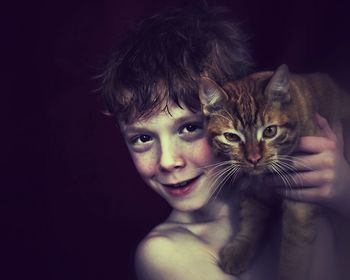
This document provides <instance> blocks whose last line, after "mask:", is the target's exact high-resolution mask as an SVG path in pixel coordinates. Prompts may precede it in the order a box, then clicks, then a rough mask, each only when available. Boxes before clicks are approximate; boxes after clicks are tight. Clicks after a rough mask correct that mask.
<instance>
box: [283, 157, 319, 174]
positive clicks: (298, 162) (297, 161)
mask: <svg viewBox="0 0 350 280" xmlns="http://www.w3.org/2000/svg"><path fill="white" fill-rule="evenodd" d="M278 158H279V159H283V160H285V161H289V162H291V163H292V164H295V167H301V168H304V169H305V170H309V171H315V169H314V168H312V167H310V166H307V165H305V164H304V163H303V162H302V161H301V159H299V158H298V157H295V156H288V155H279V156H278Z"/></svg>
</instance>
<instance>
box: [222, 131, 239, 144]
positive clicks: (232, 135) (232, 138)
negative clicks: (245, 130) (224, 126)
mask: <svg viewBox="0 0 350 280" xmlns="http://www.w3.org/2000/svg"><path fill="white" fill-rule="evenodd" d="M224 136H225V138H226V139H227V140H228V141H230V142H241V138H240V137H239V136H238V135H237V134H235V133H232V132H225V133H224Z"/></svg>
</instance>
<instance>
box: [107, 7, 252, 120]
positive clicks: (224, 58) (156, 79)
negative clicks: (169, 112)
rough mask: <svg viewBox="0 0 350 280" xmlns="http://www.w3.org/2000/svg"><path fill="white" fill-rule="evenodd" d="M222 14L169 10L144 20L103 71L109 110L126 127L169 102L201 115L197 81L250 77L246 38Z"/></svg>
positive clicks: (250, 62) (157, 110)
mask: <svg viewBox="0 0 350 280" xmlns="http://www.w3.org/2000/svg"><path fill="white" fill-rule="evenodd" d="M223 16H224V13H223V12H222V10H219V9H213V10H204V9H195V10H193V9H191V10H180V9H171V10H167V11H165V12H163V13H161V14H157V15H154V16H152V17H150V18H147V19H145V20H144V21H142V22H141V23H140V24H139V25H138V26H137V28H136V29H135V30H133V31H132V32H130V33H129V34H128V37H127V38H126V39H125V40H124V41H123V42H122V43H121V44H120V46H119V48H118V49H117V50H116V51H115V52H114V53H113V54H112V56H111V57H110V59H109V61H108V64H107V67H106V69H105V71H104V73H103V85H102V97H103V99H104V101H105V104H106V108H107V112H108V113H110V114H111V115H113V116H114V117H115V118H116V119H118V120H119V121H122V122H125V123H130V122H133V121H135V120H137V119H142V118H147V117H149V116H151V115H152V114H154V113H156V112H159V111H161V110H164V109H166V104H167V103H168V101H171V102H175V104H177V105H179V106H181V105H185V106H186V107H187V108H188V109H190V110H192V111H199V110H200V102H199V98H198V82H199V79H200V77H203V76H205V77H209V78H211V79H212V80H214V81H216V82H217V83H218V84H219V85H223V84H224V83H226V82H227V81H229V80H235V79H239V78H241V77H243V76H244V75H246V74H248V72H249V71H250V68H251V66H252V65H253V63H252V59H251V57H250V55H249V52H248V50H247V48H246V46H245V37H244V36H243V34H241V32H240V30H239V28H238V27H237V25H236V24H234V23H232V22H230V21H229V20H227V19H224V17H223Z"/></svg>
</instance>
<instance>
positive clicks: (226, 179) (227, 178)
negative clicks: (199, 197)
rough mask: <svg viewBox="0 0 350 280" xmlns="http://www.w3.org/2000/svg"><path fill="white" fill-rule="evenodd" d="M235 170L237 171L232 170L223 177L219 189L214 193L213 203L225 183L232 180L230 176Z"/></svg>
mask: <svg viewBox="0 0 350 280" xmlns="http://www.w3.org/2000/svg"><path fill="white" fill-rule="evenodd" d="M236 170H237V168H233V169H232V170H230V171H229V172H228V174H227V175H226V176H225V178H224V180H223V181H222V183H221V186H220V188H219V189H218V190H217V191H216V195H215V197H214V199H213V201H215V200H216V198H217V197H218V195H219V193H220V191H221V190H222V188H223V187H224V186H225V184H226V182H227V181H228V180H229V179H230V178H232V175H233V174H235V172H236Z"/></svg>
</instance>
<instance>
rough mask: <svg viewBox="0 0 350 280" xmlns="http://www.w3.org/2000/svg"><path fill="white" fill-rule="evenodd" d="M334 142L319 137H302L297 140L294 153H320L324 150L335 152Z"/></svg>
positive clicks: (335, 145) (335, 144)
mask: <svg viewBox="0 0 350 280" xmlns="http://www.w3.org/2000/svg"><path fill="white" fill-rule="evenodd" d="M336 149H337V143H336V141H333V140H330V139H328V138H326V137H321V136H304V137H301V138H300V139H299V143H298V146H297V148H296V150H295V151H296V152H307V153H321V152H323V151H325V150H332V151H333V150H336Z"/></svg>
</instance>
